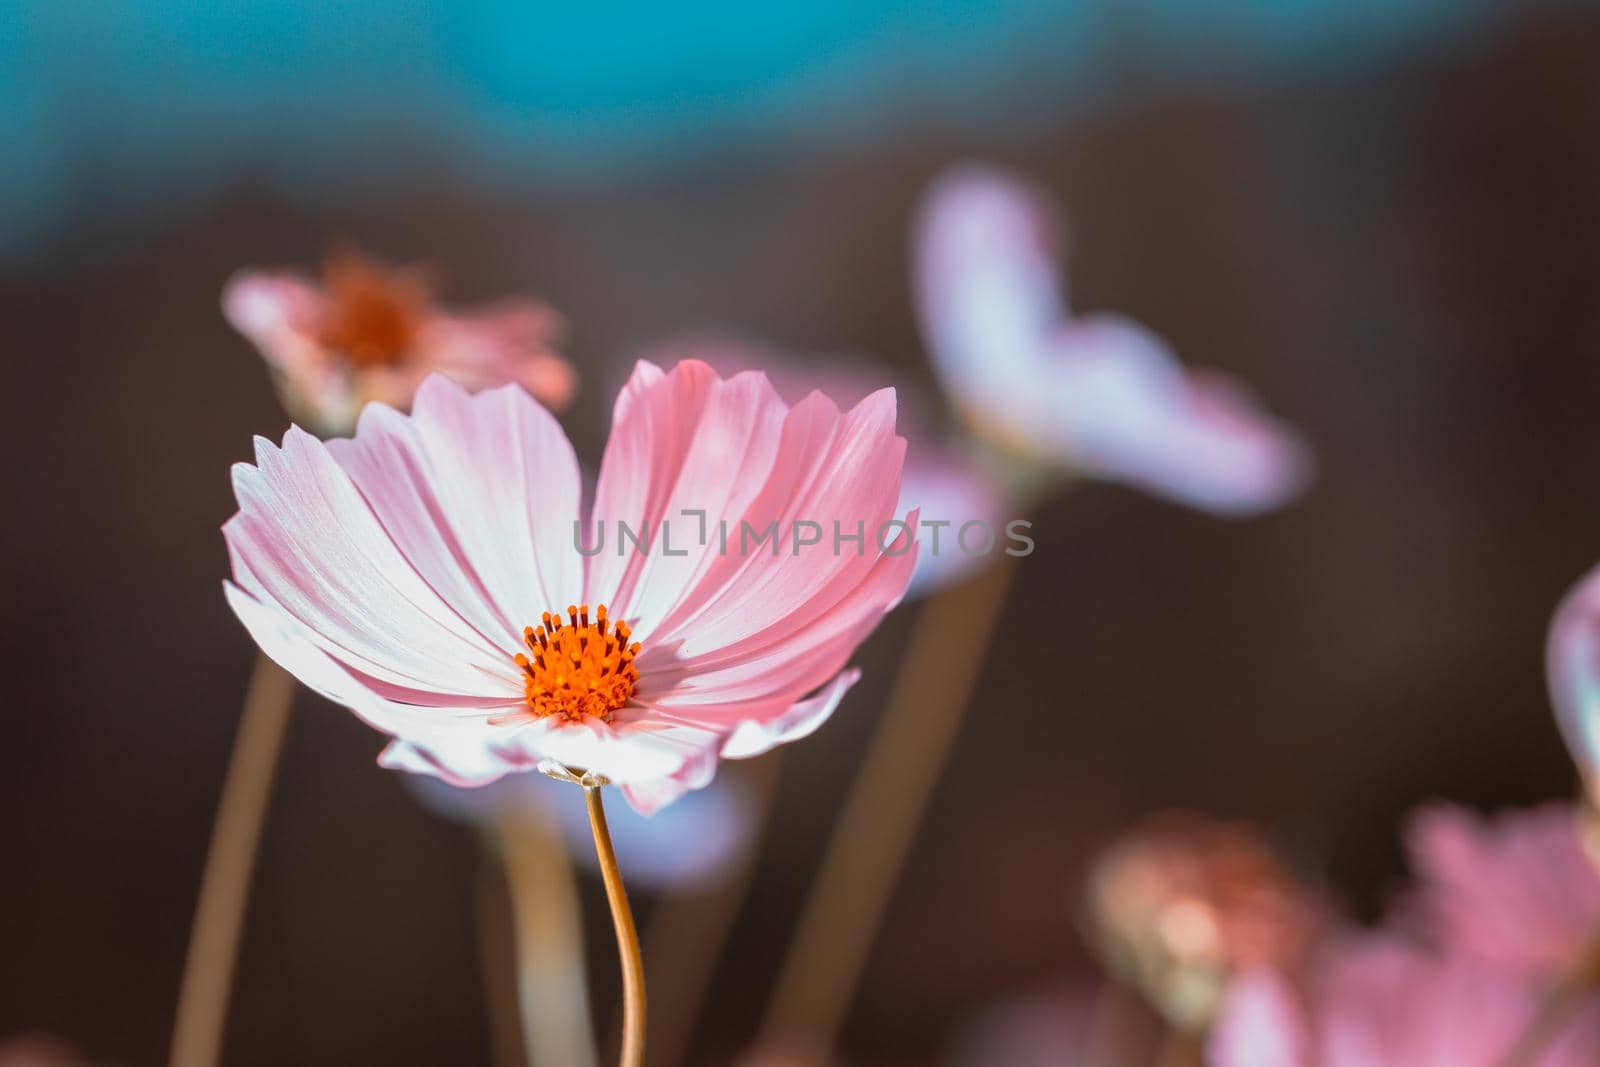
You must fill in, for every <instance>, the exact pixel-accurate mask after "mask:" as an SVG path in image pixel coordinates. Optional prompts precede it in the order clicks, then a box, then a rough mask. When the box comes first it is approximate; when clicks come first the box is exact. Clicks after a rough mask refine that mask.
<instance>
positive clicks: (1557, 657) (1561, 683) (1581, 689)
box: [1545, 567, 1600, 803]
mask: <svg viewBox="0 0 1600 1067" xmlns="http://www.w3.org/2000/svg"><path fill="white" fill-rule="evenodd" d="M1545 667H1546V674H1547V675H1548V677H1549V682H1550V699H1551V701H1552V703H1554V705H1555V709H1556V721H1557V722H1558V723H1560V725H1561V734H1562V736H1563V737H1564V738H1566V742H1567V748H1568V749H1569V750H1571V752H1572V758H1573V759H1574V760H1576V761H1577V764H1578V770H1579V771H1580V772H1581V773H1582V774H1583V779H1584V782H1585V785H1586V788H1587V790H1588V792H1589V798H1590V802H1591V803H1600V567H1596V568H1595V569H1594V570H1592V571H1590V572H1589V573H1588V574H1586V575H1585V576H1584V578H1583V580H1582V581H1580V582H1579V583H1578V584H1577V585H1576V586H1575V587H1573V589H1572V590H1571V592H1569V593H1568V594H1567V595H1566V598H1565V599H1564V600H1562V601H1561V604H1560V606H1559V607H1557V608H1556V614H1555V618H1554V619H1553V620H1552V621H1551V623H1550V637H1549V642H1548V644H1547V646H1546V652H1545Z"/></svg>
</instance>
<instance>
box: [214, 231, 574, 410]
mask: <svg viewBox="0 0 1600 1067" xmlns="http://www.w3.org/2000/svg"><path fill="white" fill-rule="evenodd" d="M222 308H223V313H224V314H225V315H226V316H227V318H228V321H229V322H230V323H232V324H233V326H234V328H235V329H237V330H238V331H239V332H240V333H242V334H244V335H245V336H246V337H248V338H249V339H250V340H251V341H253V342H254V343H255V345H256V347H257V348H258V349H260V351H261V354H262V356H263V357H265V358H266V361H267V364H268V366H270V367H271V368H272V371H273V380H274V381H275V383H276V384H277V386H278V391H279V394H280V395H281V396H282V398H283V402H284V406H285V407H286V408H288V409H289V414H290V415H291V417H293V418H295V419H297V420H299V421H301V422H303V423H304V424H305V425H306V426H308V427H310V428H312V429H313V430H315V431H316V432H318V433H320V434H323V435H337V434H347V433H349V432H350V430H351V428H352V427H353V426H354V425H355V420H356V416H357V413H358V412H359V411H360V410H361V406H362V405H363V404H365V403H367V402H368V401H371V400H376V401H379V402H381V403H385V404H389V405H391V406H393V407H398V408H406V407H409V406H410V404H411V398H412V396H413V394H415V392H416V390H417V386H418V385H419V384H421V382H422V380H423V379H424V378H426V377H427V376H428V375H429V374H431V373H434V372H439V373H443V374H447V375H449V376H450V377H451V378H453V379H455V380H456V381H457V382H460V383H461V384H462V385H464V386H466V387H467V388H468V389H472V390H477V389H482V388H486V387H488V386H493V385H500V384H502V383H505V382H519V383H521V384H522V385H523V386H524V387H525V388H527V389H528V391H529V392H531V393H533V395H534V396H536V397H538V398H539V400H541V401H542V402H543V403H545V404H546V405H547V406H550V407H553V408H562V407H565V406H566V404H567V403H568V401H570V400H571V398H572V393H573V390H574V388H575V387H576V379H575V377H574V375H573V372H572V367H571V365H570V364H568V363H567V362H566V361H565V360H564V359H562V358H561V357H560V356H559V355H557V354H556V353H555V351H554V350H553V349H552V347H551V344H552V342H553V341H554V340H555V339H556V336H557V335H558V334H559V333H560V330H561V321H560V318H559V316H557V315H556V313H555V312H553V311H551V310H550V309H549V308H547V307H544V306H543V305H541V304H536V303H532V302H529V301H507V302H505V303H501V304H497V305H494V306H491V307H486V308H482V309H477V310H473V311H464V312H447V311H445V310H443V309H441V308H438V307H436V306H434V304H433V303H432V301H431V299H430V296H429V287H428V284H427V280H426V278H425V276H424V274H423V272H421V271H418V270H415V269H412V270H395V269H390V268H387V267H384V266H382V265H380V264H378V263H376V262H374V261H372V260H369V259H366V258H364V257H362V256H359V255H356V254H354V253H345V254H341V255H337V256H334V257H332V258H330V259H329V261H328V264H327V267H326V270H325V273H324V276H323V279H322V282H321V284H318V283H317V282H316V281H314V280H313V279H311V278H308V277H305V276H303V275H300V274H294V273H289V272H263V271H244V272H242V273H240V274H238V275H236V276H235V277H234V278H233V279H232V280H230V281H229V282H228V284H227V286H226V287H225V288H224V289H223V294H222Z"/></svg>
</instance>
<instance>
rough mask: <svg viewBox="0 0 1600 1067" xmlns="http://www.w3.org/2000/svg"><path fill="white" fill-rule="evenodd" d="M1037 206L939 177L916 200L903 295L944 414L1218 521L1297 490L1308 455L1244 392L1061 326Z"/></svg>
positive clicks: (1010, 184)
mask: <svg viewBox="0 0 1600 1067" xmlns="http://www.w3.org/2000/svg"><path fill="white" fill-rule="evenodd" d="M1054 231H1055V227H1054V226H1053V225H1052V218H1051V211H1050V208H1049V205H1048V203H1047V201H1046V200H1045V199H1044V197H1043V196H1041V195H1040V194H1039V193H1038V192H1037V191H1035V190H1033V189H1032V188H1030V187H1028V186H1026V185H1024V184H1022V183H1020V182H1018V181H1016V180H1014V179H1012V178H1010V177H1008V176H1007V175H1005V174H1004V173H1002V172H1000V171H997V170H993V169H989V168H985V167H979V166H966V167H962V168H958V169H956V170H953V171H951V172H950V173H948V174H947V175H945V176H944V177H943V178H941V179H939V180H938V181H937V182H935V183H934V185H933V188H932V190H931V191H930V192H929V194H928V196H927V198H926V201H925V202H924V204H923V207H922V211H921V215H920V220H919V223H918V229H917V238H916V244H917V247H916V292H917V299H918V303H919V307H920V316H921V320H922V328H923V335H924V337H925V338H926V339H927V343H928V346H929V348H930V349H931V351H932V354H933V357H934V365H935V366H936V367H937V369H938V370H939V373H940V375H941V376H942V378H943V379H944V383H945V385H946V387H947V389H948V391H949V392H950V395H951V396H952V398H953V400H954V403H955V405H956V406H957V407H958V408H959V409H960V410H961V411H962V413H963V414H964V415H965V416H966V418H967V420H968V422H969V423H970V424H971V425H972V426H973V427H974V428H975V430H977V431H978V432H979V433H981V434H982V435H984V436H986V437H988V438H990V439H991V440H994V441H996V442H998V443H999V444H1000V445H1002V446H1003V447H1005V448H1007V449H1010V450H1012V451H1015V452H1018V453H1020V454H1022V455H1024V456H1028V457H1031V458H1034V459H1036V460H1039V461H1042V462H1046V463H1051V464H1058V465H1064V466H1066V467H1069V468H1071V469H1074V470H1076V471H1078V472H1081V473H1083V474H1086V475H1091V476H1095V477H1100V478H1105V479H1109V480H1113V481H1120V482H1126V483H1128V484H1130V485H1134V486H1137V487H1139V488H1142V489H1145V490H1147V491H1149V492H1153V493H1156V494H1159V495H1161V496H1166V497H1170V498H1172V499H1174V500H1177V501H1180V502H1183V503H1185V504H1189V505H1191V506H1194V507H1198V508H1202V509H1205V510H1207V511H1213V512H1218V513H1222V514H1249V513H1254V512H1260V511H1265V510H1269V509H1272V508H1275V507H1277V506H1279V505H1281V504H1283V503H1284V502H1285V501H1287V500H1288V499H1289V498H1290V497H1292V496H1294V495H1295V494H1296V493H1298V492H1299V491H1300V490H1301V489H1302V488H1303V487H1304V486H1305V484H1306V482H1307V480H1308V477H1309V473H1310V460H1309V453H1308V451H1307V449H1306V448H1305V446H1304V444H1303V443H1302V442H1301V440H1300V437H1299V435H1298V434H1296V433H1295V432H1294V431H1293V430H1292V429H1290V428H1289V427H1288V426H1287V425H1286V424H1284V423H1282V422H1280V421H1279V420H1277V419H1275V418H1272V417H1271V416H1269V415H1267V414H1265V413H1263V412H1262V411H1261V410H1260V408H1259V407H1258V405H1257V404H1256V402H1255V400H1254V399H1253V397H1252V396H1251V395H1250V394H1249V393H1248V391H1247V390H1245V388H1244V387H1243V386H1242V385H1240V384H1239V383H1237V382H1234V381H1233V380H1231V379H1228V378H1225V377H1224V376H1222V375H1219V374H1212V373H1202V372H1188V371H1185V370H1184V369H1183V367H1182V366H1181V365H1180V364H1179V362H1178V360H1177V358H1176V357H1175V356H1174V355H1173V353H1172V352H1171V350H1170V349H1168V348H1167V346H1166V345H1165V344H1164V343H1163V342H1162V341H1161V339H1160V338H1158V337H1156V336H1155V335H1154V334H1153V333H1151V332H1150V331H1149V330H1147V329H1145V328H1144V327H1142V326H1140V325H1138V324H1137V323H1135V322H1132V321H1130V320H1128V319H1125V318H1122V317H1120V316H1116V315H1109V314H1087V315H1077V316H1073V315H1071V314H1070V313H1069V312H1068V310H1067V307H1066V304H1065V302H1064V301H1063V300H1062V297H1061V293H1062V279H1061V270H1060V267H1059V262H1060V258H1061V257H1060V256H1059V255H1058V253H1057V252H1056V249H1055V246H1054V240H1053V235H1054Z"/></svg>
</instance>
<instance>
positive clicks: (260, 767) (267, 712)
mask: <svg viewBox="0 0 1600 1067" xmlns="http://www.w3.org/2000/svg"><path fill="white" fill-rule="evenodd" d="M294 692H295V686H294V679H293V678H291V677H290V676H289V675H288V673H287V672H285V671H284V670H283V668H281V667H279V666H278V665H277V664H276V663H273V662H272V661H271V660H270V659H268V658H267V657H266V656H265V655H261V656H259V657H258V658H257V659H256V666H255V670H254V672H253V673H252V674H251V675H250V685H249V688H248V689H246V690H245V698H244V712H243V714H241V716H240V718H239V732H238V733H237V734H236V735H235V737H234V742H233V755H232V756H231V757H229V760H228V771H227V775H226V776H225V777H224V778H223V780H222V795H221V798H220V799H219V800H218V801H217V821H216V824H215V825H214V826H213V827H212V830H211V844H210V847H209V849H208V851H207V853H206V865H205V870H204V872H203V873H202V874H201V877H200V900H199V903H198V904H196V906H195V913H194V927H193V929H192V930H191V931H190V933H189V955H188V959H187V960H186V961H185V962H184V967H183V985H182V986H181V987H180V988H179V990H178V1014H177V1020H176V1022H175V1023H174V1025H173V1029H172V1060H171V1064H172V1067H212V1065H213V1064H215V1063H216V1062H217V1058H218V1056H219V1054H220V1053H221V1050H222V1030H223V1023H224V1021H225V1020H226V1018H227V1014H228V995H229V991H230V989H231V987H232V984H233V968H234V962H235V960H236V959H237V958H238V955H239V931H240V929H241V928H242V927H243V925H244V913H245V905H246V903H247V902H248V900H249V896H250V876H251V873H252V872H253V871H254V869H255V861H256V846H257V844H258V843H259V842H260V840H261V826H262V823H264V822H265V821H266V815H267V805H268V802H269V801H270V800H271V799H272V779H273V775H274V774H275V773H276V771H277V766H278V754H279V753H280V752H281V751H282V750H283V737H284V733H285V732H286V731H287V729H288V725H289V710H290V708H291V707H292V706H293V705H294Z"/></svg>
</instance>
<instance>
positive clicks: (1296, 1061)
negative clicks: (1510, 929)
mask: <svg viewBox="0 0 1600 1067" xmlns="http://www.w3.org/2000/svg"><path fill="white" fill-rule="evenodd" d="M1308 988H1309V992H1308V993H1306V994H1305V995H1301V994H1300V993H1298V992H1297V991H1296V990H1295V988H1294V987H1293V986H1292V985H1291V984H1290V983H1289V982H1288V981H1287V980H1286V979H1284V978H1282V977H1280V976H1279V975H1277V974H1275V973H1274V972H1272V971H1270V970H1259V971H1255V972H1252V973H1250V974H1248V975H1246V976H1244V977H1241V978H1240V979H1239V980H1238V981H1236V982H1235V983H1234V984H1233V985H1232V987H1231V988H1230V990H1229V993H1228V998H1227V1002H1226V1004H1225V1006H1224V1009H1223V1012H1222V1016H1221V1018H1220V1019H1219V1020H1218V1023H1217V1026H1216V1028H1215V1029H1214V1030H1213V1032H1212V1037H1211V1042H1210V1048H1209V1056H1208V1059H1209V1062H1210V1064H1211V1065H1212V1067H1495V1065H1496V1064H1498V1063H1499V1062H1500V1061H1501V1059H1502V1058H1503V1057H1504V1056H1505V1055H1506V1053H1507V1052H1509V1051H1510V1050H1511V1048H1512V1047H1513V1045H1514V1044H1515V1043H1516V1042H1517V1040H1518V1039H1519V1038H1520V1037H1521V1036H1522V1035H1523V1033H1524V1031H1525V1030H1526V1029H1527V1028H1528V1025H1529V1024H1530V1022H1531V1021H1532V1019H1533V1017H1534V1013H1535V1011H1536V1010H1537V1006H1538V1002H1539V996H1540V993H1541V989H1540V987H1539V986H1537V985H1532V984H1529V983H1526V982H1519V981H1517V980H1516V979H1515V978H1514V977H1513V976H1510V975H1507V974H1505V973H1504V972H1502V971H1500V970H1498V969H1497V968H1495V967H1494V966H1492V965H1491V964H1488V963H1487V962H1485V961H1483V960H1479V959H1474V958H1472V957H1469V956H1466V955H1461V954H1454V955H1444V956H1435V955H1430V954H1428V953H1425V952H1423V951H1421V950H1419V949H1417V948H1414V947H1412V946H1408V945H1405V944H1403V943H1401V942H1398V941H1391V940H1386V939H1381V938H1371V939H1369V940H1366V941H1361V942H1357V943H1355V944H1353V945H1351V946H1347V947H1346V948H1344V949H1343V950H1341V951H1339V952H1336V953H1334V954H1332V955H1331V956H1330V957H1329V959H1328V960H1327V961H1325V963H1324V964H1323V966H1322V967H1320V968H1319V970H1318V973H1317V974H1315V975H1314V976H1313V977H1312V980H1311V982H1310V983H1309V987H1308ZM1594 1063H1600V1014H1597V1011H1596V1005H1589V1006H1588V1007H1587V1008H1586V1009H1585V1010H1584V1011H1583V1012H1582V1013H1581V1014H1580V1017H1579V1018H1578V1019H1576V1020H1574V1021H1573V1022H1572V1023H1571V1024H1570V1025H1569V1026H1568V1027H1566V1028H1565V1029H1564V1030H1563V1031H1562V1032H1561V1033H1560V1034H1559V1035H1558V1036H1557V1037H1556V1038H1555V1039H1554V1040H1553V1041H1552V1042H1551V1044H1550V1045H1549V1046H1548V1047H1547V1048H1546V1049H1545V1050H1544V1052H1543V1054H1541V1055H1539V1056H1538V1057H1537V1058H1535V1059H1534V1060H1532V1061H1531V1062H1530V1064H1529V1067H1586V1065H1591V1064H1594Z"/></svg>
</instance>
